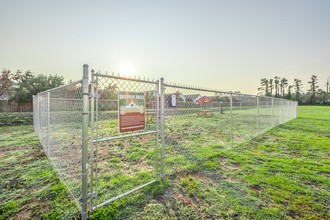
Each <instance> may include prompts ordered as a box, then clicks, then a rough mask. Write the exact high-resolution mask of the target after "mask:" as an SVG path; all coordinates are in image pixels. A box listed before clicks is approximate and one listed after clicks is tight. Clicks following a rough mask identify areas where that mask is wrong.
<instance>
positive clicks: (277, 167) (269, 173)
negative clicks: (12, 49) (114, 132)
mask: <svg viewBox="0 0 330 220" xmlns="http://www.w3.org/2000/svg"><path fill="white" fill-rule="evenodd" d="M211 126H212V125H211ZM189 127H191V125H187V129H185V128H184V127H183V129H182V130H181V131H172V132H183V133H182V134H181V136H184V132H189ZM199 132H201V133H203V132H207V131H203V130H200V131H199ZM0 134H1V137H0V219H72V218H78V219H79V218H80V213H79V210H78V208H77V207H76V205H75V203H74V202H72V201H71V200H70V198H69V195H68V192H67V190H66V188H65V187H64V185H63V184H62V183H61V182H60V180H59V179H58V177H57V176H56V174H55V172H54V171H53V169H52V167H51V165H50V163H49V162H48V160H47V158H46V156H45V154H44V153H43V150H42V147H41V145H40V143H39V141H38V139H37V137H36V136H35V134H34V133H33V128H32V126H31V125H24V126H8V127H1V128H0ZM196 135H197V134H196ZM177 136H180V134H179V135H177ZM190 141H191V140H190ZM193 142H195V144H194V143H192V142H191V143H188V142H185V143H187V144H190V145H192V146H194V145H196V149H198V146H203V147H202V148H200V151H194V153H193V154H189V155H190V157H191V158H189V161H188V162H187V159H186V158H184V159H183V160H182V161H180V158H179V157H178V158H176V159H175V161H174V162H173V163H174V164H175V165H177V164H180V163H182V165H184V166H185V167H184V168H183V170H180V171H179V172H178V171H176V175H172V176H171V175H169V176H168V179H167V181H165V182H164V183H161V182H159V183H156V184H153V185H151V186H148V187H146V188H144V189H142V190H140V191H138V192H136V193H134V194H132V195H130V196H127V197H124V198H122V199H120V200H117V201H115V202H114V203H112V204H111V205H108V206H105V207H103V208H100V209H98V210H97V211H96V212H94V213H93V214H92V215H91V216H90V217H91V218H92V219H330V212H329V210H330V108H329V107H317V106H303V107H299V117H298V118H297V119H295V120H292V121H289V122H287V123H285V124H283V125H280V126H278V127H275V128H273V129H271V130H270V131H268V132H266V133H264V134H262V135H260V136H258V137H256V138H254V139H252V140H251V141H248V142H246V143H243V144H241V145H238V146H235V147H234V148H227V147H225V146H224V144H223V143H217V142H216V140H214V139H212V140H211V141H210V143H207V142H205V141H203V138H202V137H198V136H196V138H195V139H194V140H193ZM135 154H136V153H135ZM135 154H134V155H132V156H131V155H129V156H128V157H130V156H131V158H130V159H131V160H132V161H134V160H135V158H137V157H138V156H140V155H135ZM143 154H144V152H142V153H141V155H143ZM173 156H175V154H174V155H173ZM141 157H142V156H141ZM146 157H147V159H149V160H150V161H151V162H152V158H151V159H150V158H148V155H147V156H146ZM142 158H143V157H142ZM192 161H197V162H195V163H192ZM112 162H113V164H117V165H116V166H118V167H116V168H117V169H120V167H121V166H123V165H122V164H120V162H121V161H120V160H118V161H112ZM167 162H168V164H171V161H167ZM191 164H193V165H195V166H192V165H191ZM196 164H197V165H198V166H197V167H196ZM174 167H175V166H169V168H170V170H168V173H169V174H170V173H171V172H173V168H174ZM171 169H172V170H171ZM142 178H143V176H142V177H141V178H140V179H138V180H136V181H140V180H141V179H142ZM126 180H127V179H126ZM103 181H105V180H103ZM113 181H114V178H113V179H112V182H113ZM117 181H125V178H123V177H122V176H118V177H117ZM105 182H106V181H105ZM110 183H111V181H110V180H109V184H108V185H110ZM106 187H108V186H107V185H105V188H104V189H106ZM108 190H111V187H108Z"/></svg>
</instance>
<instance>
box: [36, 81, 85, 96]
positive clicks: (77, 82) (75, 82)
mask: <svg viewBox="0 0 330 220" xmlns="http://www.w3.org/2000/svg"><path fill="white" fill-rule="evenodd" d="M79 83H82V79H81V80H77V81H74V82H72V83H69V84H65V85H62V86H58V87H55V88H52V89H48V90H45V91H42V92H39V93H38V94H37V95H40V94H43V93H46V92H51V91H54V90H57V89H61V88H64V87H67V86H73V85H76V84H79Z"/></svg>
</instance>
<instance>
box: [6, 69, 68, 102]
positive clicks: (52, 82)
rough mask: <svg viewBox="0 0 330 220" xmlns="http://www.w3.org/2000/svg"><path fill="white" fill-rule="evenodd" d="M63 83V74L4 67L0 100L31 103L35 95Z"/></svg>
mask: <svg viewBox="0 0 330 220" xmlns="http://www.w3.org/2000/svg"><path fill="white" fill-rule="evenodd" d="M61 85H64V78H63V76H58V75H44V74H35V73H32V72H31V71H25V72H24V73H23V72H22V71H20V70H17V71H15V72H13V71H11V70H9V69H3V70H2V71H1V75H0V100H7V101H10V102H12V101H14V102H17V103H29V102H32V97H33V95H36V94H37V93H39V92H42V91H45V90H48V89H52V88H55V87H57V86H61Z"/></svg>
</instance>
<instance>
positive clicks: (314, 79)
mask: <svg viewBox="0 0 330 220" xmlns="http://www.w3.org/2000/svg"><path fill="white" fill-rule="evenodd" d="M308 84H309V85H310V89H309V90H308V92H309V98H308V102H309V103H310V104H315V101H316V90H317V88H318V86H317V85H316V84H317V76H315V75H312V76H311V81H309V82H308Z"/></svg>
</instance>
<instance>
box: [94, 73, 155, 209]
mask: <svg viewBox="0 0 330 220" xmlns="http://www.w3.org/2000/svg"><path fill="white" fill-rule="evenodd" d="M158 90H159V82H158V81H150V80H145V79H137V78H125V77H120V76H115V75H104V74H101V73H95V72H94V71H92V79H91V109H90V110H91V114H90V116H91V123H90V127H91V131H90V136H91V148H90V150H91V158H90V160H91V163H90V192H93V193H91V194H90V196H89V198H90V210H95V209H97V208H100V207H102V206H104V205H106V204H109V203H111V202H113V201H115V200H116V199H119V198H121V197H123V196H125V195H128V194H130V193H132V192H134V191H136V190H138V189H141V188H143V187H145V186H147V185H150V184H152V183H154V182H155V181H157V180H158V145H159V144H158V130H159V129H158V128H159V122H160V115H159V98H158V97H159V95H158V94H159V92H158ZM133 96H134V98H136V97H138V98H139V97H141V100H140V102H141V103H140V105H137V104H136V103H137V102H138V100H137V99H134V98H133ZM120 97H128V98H127V99H126V100H125V99H123V100H121V99H120ZM142 97H143V98H142ZM120 100H121V101H120ZM133 101H134V102H136V103H134V102H133ZM121 102H122V103H121ZM136 109H139V110H141V111H142V112H143V113H142V115H143V114H144V115H143V116H141V117H142V118H141V117H140V118H138V117H137V116H134V115H133V116H132V115H131V114H133V113H134V112H135V110H136ZM142 109H143V110H142ZM131 111H133V113H132V112H131ZM126 112H127V114H124V113H126ZM138 114H141V113H140V112H139V113H138ZM126 115H129V116H126ZM124 116H125V117H130V118H129V120H128V121H133V122H134V120H140V119H141V120H143V117H144V120H145V121H144V122H142V124H140V125H138V126H136V125H127V123H128V121H127V119H125V118H124ZM134 117H136V118H134ZM124 120H126V121H124ZM125 123H126V124H125ZM143 123H144V125H143ZM139 126H140V128H137V127H139ZM120 129H123V130H120ZM125 129H126V130H125Z"/></svg>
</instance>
